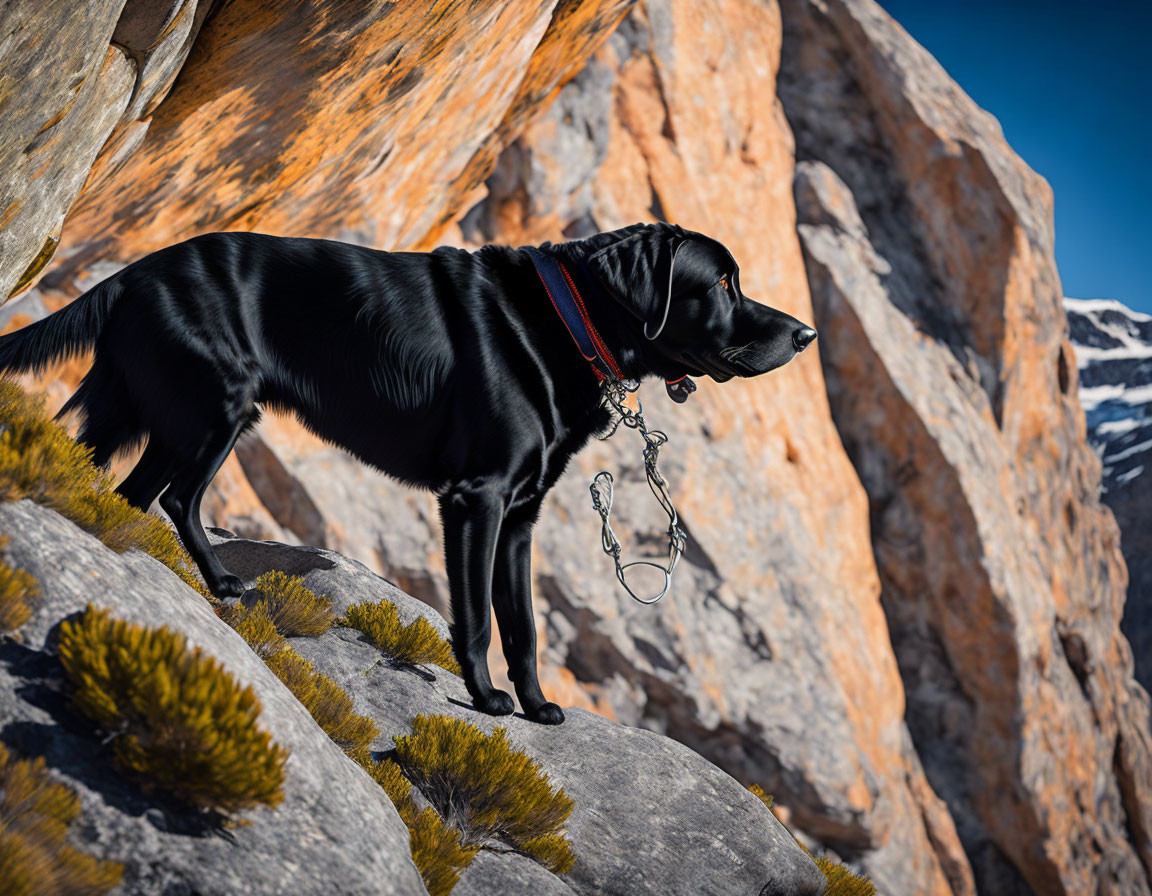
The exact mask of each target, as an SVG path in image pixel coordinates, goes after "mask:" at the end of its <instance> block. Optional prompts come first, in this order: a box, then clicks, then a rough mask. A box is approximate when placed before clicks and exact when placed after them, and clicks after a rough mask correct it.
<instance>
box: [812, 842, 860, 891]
mask: <svg viewBox="0 0 1152 896" xmlns="http://www.w3.org/2000/svg"><path fill="white" fill-rule="evenodd" d="M796 842H797V843H799V842H800V841H796ZM800 846H801V848H802V849H803V850H804V852H807V853H808V855H810V856H812V861H814V862H815V863H816V867H817V868H819V869H820V870H821V871H822V872H824V876H825V877H826V878H828V889H826V890H825V891H824V896H876V885H875V884H874V883H872V881H870V880H868V878H866V877H860V876H859V875H858V874H853V873H852V872H851V871H850V870H849V869H847V868H845V867H844V866H843V865H841V864H840V863H839V862H835V861H833V860H832V859H830V858H828V856H827V854H822V855H819V856H813V855H812V853H811V852H809V851H808V848H807V847H806V846H804V844H803V843H801V844H800Z"/></svg>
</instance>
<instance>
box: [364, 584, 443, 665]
mask: <svg viewBox="0 0 1152 896" xmlns="http://www.w3.org/2000/svg"><path fill="white" fill-rule="evenodd" d="M344 622H345V624H347V625H349V626H351V627H352V628H354V629H357V630H358V631H360V632H363V633H364V634H365V635H367V636H368V640H369V641H371V642H372V643H373V644H375V645H376V646H377V647H378V648H380V650H382V651H383V652H384V653H385V654H387V656H388V657H389V659H391V660H392V661H393V662H395V663H399V664H407V665H411V666H418V665H420V664H421V663H433V664H434V665H437V666H440V667H441V668H443V669H447V670H448V671H449V672H452V673H455V674H456V675H459V674H460V665H459V663H457V662H456V658H455V657H454V656H452V645H451V644H449V643H448V642H447V641H445V640H444V639H443V638H441V637H440V633H439V632H437V631H436V629H435V628H434V627H433V626H432V624H431V623H429V622H428V620H427V619H425V618H424V617H423V616H420V617H418V618H417V619H415V620H414V621H413V622H410V623H409V624H408V625H401V624H400V614H399V613H398V612H397V610H396V605H395V604H393V603H391V602H389V601H386V600H382V601H380V603H377V604H373V603H367V602H365V603H361V604H356V605H355V606H352V607H349V608H348V612H347V613H346V614H344Z"/></svg>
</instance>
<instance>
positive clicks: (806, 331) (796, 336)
mask: <svg viewBox="0 0 1152 896" xmlns="http://www.w3.org/2000/svg"><path fill="white" fill-rule="evenodd" d="M815 339H816V331H815V330H813V329H812V328H811V327H801V328H800V329H799V330H797V331H796V332H794V333H793V334H792V344H793V345H794V346H796V351H798V352H802V351H804V349H806V348H808V346H809V345H811V344H812V342H813V340H815Z"/></svg>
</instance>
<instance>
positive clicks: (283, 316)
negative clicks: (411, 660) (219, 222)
mask: <svg viewBox="0 0 1152 896" xmlns="http://www.w3.org/2000/svg"><path fill="white" fill-rule="evenodd" d="M540 249H541V251H542V252H543V255H544V257H545V258H548V259H553V260H555V261H559V262H561V263H562V264H563V266H564V269H565V271H566V272H567V275H568V276H569V277H570V281H569V282H570V283H571V285H572V287H573V288H574V290H575V291H576V292H578V294H579V296H580V297H581V298H582V301H583V303H584V309H583V312H584V315H585V318H586V319H590V321H591V324H592V325H594V329H593V331H592V332H595V333H596V334H597V338H598V340H599V342H598V343H597V344H598V345H600V346H601V347H602V348H603V349H604V352H603V354H605V355H607V356H609V357H612V360H613V364H614V365H615V366H616V367H615V369H618V371H619V373H620V375H621V376H622V377H624V378H628V379H635V380H639V379H641V378H643V377H647V376H651V375H659V376H661V377H663V378H665V379H666V380H668V381H670V382H675V381H677V380H678V379H680V378H683V377H685V376H686V375H696V376H702V375H705V374H707V375H709V376H712V377H713V378H714V379H716V380H718V381H721V382H723V381H724V380H727V379H730V378H731V377H733V376H755V375H757V374H761V373H764V372H766V371H769V370H772V369H773V368H776V367H779V366H781V365H782V364H784V363H786V362H787V361H789V360H790V359H791V358H792V357H793V355H795V354H796V353H797V352H799V351H802V350H803V349H804V348H805V347H806V346H807V345H808V344H809V343H810V342H811V341H812V340H813V339H814V338H815V336H816V333H815V331H814V330H812V329H810V328H808V327H806V326H804V325H803V324H802V323H800V322H799V321H798V320H796V319H795V318H793V317H789V316H788V315H787V314H783V313H782V312H780V311H776V310H773V309H772V308H769V307H767V306H765V305H760V304H757V303H756V302H753V301H751V300H749V299H747V298H745V297H744V296H743V295H742V294H741V292H740V285H739V280H738V270H737V266H736V262H735V260H734V259H733V258H732V255H731V253H729V252H728V250H727V249H725V248H724V246H722V245H721V244H720V243H718V242H716V241H715V240H713V239H710V238H708V237H706V236H703V235H700V234H697V233H692V232H690V231H685V230H682V229H681V228H679V227H675V226H672V225H667V224H638V225H633V226H631V227H626V228H624V229H623V230H618V231H614V232H612V233H602V234H599V235H597V236H594V237H592V238H591V239H587V240H577V241H574V242H568V243H562V244H559V245H550V244H547V243H546V244H544V246H542V247H540ZM537 257H539V256H537ZM549 299H550V291H549V290H546V289H545V287H544V281H542V278H541V276H540V275H538V273H537V270H536V268H535V267H534V264H533V260H532V256H531V255H530V254H529V251H527V250H523V249H512V248H507V247H502V246H485V247H484V248H482V249H480V250H479V251H477V252H467V251H464V250H462V249H450V248H441V249H437V250H436V251H434V252H429V253H409V252H381V251H376V250H373V249H366V248H362V247H360V246H352V245H347V244H343V243H337V242H330V241H327V240H311V239H284V238H280V237H272V236H265V235H262V234H255V233H214V234H209V235H207V236H201V237H196V238H195V239H191V240H188V241H187V242H184V243H180V244H178V245H175V246H170V247H168V248H166V249H162V250H160V251H158V252H155V253H153V254H152V255H149V256H147V257H146V258H143V259H141V260H140V261H137V262H135V263H134V264H132V265H129V266H128V267H126V268H125V269H124V270H122V271H120V272H119V273H118V274H116V275H114V276H112V277H110V278H108V279H107V280H105V281H103V282H102V283H100V284H99V285H97V286H96V287H94V288H93V289H91V290H90V291H89V292H87V293H86V294H85V295H83V296H81V297H80V298H79V299H77V300H76V301H75V302H73V303H72V304H71V305H69V306H68V307H67V308H65V309H63V310H61V311H58V312H57V313H55V314H53V315H51V316H50V317H48V318H45V319H44V320H42V321H38V322H37V323H34V324H32V325H31V326H28V327H25V328H24V329H22V330H20V331H18V332H15V333H12V334H10V335H8V336H4V337H2V338H0V370H12V371H27V370H33V369H40V368H43V367H44V366H46V365H47V364H48V363H49V362H51V361H53V360H55V359H57V358H61V357H64V356H70V355H74V354H76V353H78V352H80V351H83V350H85V349H88V348H90V347H93V346H94V347H95V361H94V363H93V365H92V369H91V371H90V372H89V373H88V375H87V376H86V377H85V378H84V381H83V382H82V383H81V384H80V387H79V389H77V391H76V394H75V395H73V396H72V398H71V399H70V400H69V402H68V403H67V404H66V405H65V407H64V409H63V410H62V411H61V414H64V413H66V412H68V411H70V410H73V409H78V410H80V411H82V412H83V414H84V424H83V428H82V429H81V431H80V434H79V439H80V441H82V442H83V443H85V444H87V445H89V446H91V449H92V452H93V456H94V459H95V462H96V463H97V464H100V465H105V464H107V463H108V462H109V460H110V459H111V458H112V456H113V454H115V453H116V452H117V451H120V450H122V449H125V448H129V447H131V446H133V445H137V444H140V443H142V442H144V441H145V440H146V441H147V445H146V447H145V449H144V453H143V455H142V456H141V458H140V460H139V462H138V463H137V464H136V467H135V468H134V469H133V470H132V472H131V474H129V476H128V477H127V478H126V479H125V480H124V481H123V482H122V483H121V484H120V486H119V491H120V493H121V494H122V495H124V497H125V498H127V499H128V500H129V501H130V502H132V503H133V504H134V505H136V506H137V507H140V508H142V509H147V508H148V507H149V506H150V505H151V504H152V502H153V501H154V500H156V499H157V498H159V499H160V505H161V506H162V507H163V508H164V510H165V511H166V512H167V513H168V514H169V516H170V517H171V518H172V521H173V523H174V524H175V525H176V529H177V531H178V532H179V534H180V537H181V539H182V540H183V542H184V544H185V546H186V547H187V549H188V552H189V553H190V554H191V556H192V558H193V559H194V560H195V561H196V563H197V565H198V566H199V568H200V571H201V573H202V574H203V576H204V579H205V581H206V582H207V584H208V587H209V588H211V589H212V591H213V592H214V593H216V594H217V595H221V596H225V595H238V594H240V593H241V592H243V591H244V585H243V583H242V582H241V581H240V579H239V578H238V577H236V576H234V575H231V574H229V573H228V571H227V570H225V569H224V567H223V566H222V565H221V563H220V561H219V560H218V559H217V558H216V556H215V554H214V553H213V552H212V550H211V548H210V546H209V544H208V541H207V539H206V537H205V535H204V530H203V529H202V528H201V523H200V500H201V497H202V496H203V494H204V490H205V489H206V488H207V487H208V483H209V482H211V480H212V477H213V476H215V474H216V471H217V470H218V469H219V468H220V465H221V464H222V463H223V462H224V459H225V458H226V457H227V456H228V453H229V452H230V451H231V450H232V446H233V444H234V443H235V442H236V439H237V437H238V436H239V435H240V434H241V433H242V432H244V431H245V429H247V428H249V427H251V426H252V425H253V424H254V423H255V422H256V420H257V419H258V417H259V414H260V407H261V406H264V407H272V408H281V409H285V410H290V411H292V412H294V413H295V414H296V415H297V416H298V417H299V418H300V419H301V420H302V421H303V423H304V424H305V425H306V426H307V427H308V428H309V429H311V430H312V431H313V432H315V433H316V434H317V435H319V436H321V437H323V438H325V439H327V440H329V441H331V442H334V443H336V444H338V445H340V446H342V447H344V448H346V449H347V450H349V451H350V452H352V453H353V454H354V455H355V456H356V457H358V458H360V459H361V460H362V461H364V462H365V463H368V464H371V465H372V466H374V467H377V468H378V469H380V470H382V471H384V472H385V473H388V474H390V475H392V476H394V477H396V478H397V479H400V480H402V481H404V482H407V483H410V484H412V485H417V486H422V487H424V488H428V489H431V490H432V491H433V492H435V494H436V495H437V496H438V497H439V501H440V511H441V517H442V522H443V526H444V548H445V552H446V557H447V568H448V578H449V587H450V592H451V599H452V610H453V614H454V617H455V619H454V622H455V637H454V640H455V651H456V655H457V657H458V659H459V661H460V665H461V667H462V668H463V671H464V681H465V683H466V684H467V686H468V691H469V693H470V694H471V695H472V698H473V700H474V701H475V704H476V706H477V707H478V708H479V709H481V710H483V711H484V712H488V713H495V714H506V713H510V712H512V710H513V703H512V698H511V697H510V696H509V695H508V694H506V693H505V692H503V691H500V690H496V689H495V688H494V687H493V686H492V681H491V679H490V677H489V675H488V666H487V648H488V643H489V638H490V635H491V632H490V626H489V608H490V607H491V606H495V609H496V617H497V621H498V622H499V626H500V635H501V638H502V641H503V647H504V655H505V656H506V658H507V660H508V667H509V674H510V677H511V679H512V681H513V682H514V683H515V685H516V692H517V694H518V696H519V698H520V704H521V706H522V707H523V710H524V712H525V713H526V714H527V715H528V717H529V718H531V719H534V720H536V721H539V722H547V723H553V724H555V723H559V722H561V721H563V719H564V714H563V713H562V712H561V710H560V708H559V707H558V706H556V704H554V703H549V702H547V701H546V700H545V698H544V695H543V693H541V691H540V685H539V682H538V681H537V675H536V632H535V627H534V625H533V622H532V601H531V573H530V569H529V555H530V546H531V539H532V527H533V524H534V523H535V521H536V518H537V514H538V513H539V511H540V505H541V502H542V501H543V500H544V496H545V494H546V493H547V492H548V490H549V489H550V488H551V487H552V485H553V484H554V483H555V482H556V480H557V478H558V477H559V476H560V474H561V472H562V471H563V470H564V467H565V465H566V464H567V463H568V461H569V459H570V458H571V457H572V455H573V454H574V453H575V452H576V451H578V450H579V449H580V448H581V446H583V445H584V443H585V442H587V440H588V439H589V437H590V436H592V435H593V434H595V433H596V432H598V431H601V430H602V429H603V428H604V427H605V426H606V425H607V424H608V422H609V420H608V413H607V412H606V411H605V410H604V408H603V407H602V406H601V401H600V390H599V384H598V380H599V378H600V374H599V373H598V372H597V370H596V369H595V368H594V367H593V366H592V364H590V363H589V360H593V359H588V360H586V359H585V358H584V357H581V355H582V352H581V351H578V350H577V345H576V344H574V342H573V334H572V332H570V330H569V329H568V328H567V326H566V324H565V323H564V321H563V320H562V318H561V316H560V315H559V314H558V313H557V308H556V307H554V301H555V300H556V299H555V297H553V301H550V300H549ZM671 389H672V387H671V386H670V391H671ZM683 397H684V394H681V395H680V396H679V400H682V399H683Z"/></svg>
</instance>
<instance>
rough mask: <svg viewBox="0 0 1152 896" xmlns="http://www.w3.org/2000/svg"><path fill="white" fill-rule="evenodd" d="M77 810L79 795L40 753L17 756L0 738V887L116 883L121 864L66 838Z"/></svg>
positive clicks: (80, 894) (14, 893) (94, 891)
mask: <svg viewBox="0 0 1152 896" xmlns="http://www.w3.org/2000/svg"><path fill="white" fill-rule="evenodd" d="M79 814H80V800H79V799H77V797H76V794H75V793H73V792H72V790H70V789H69V788H67V787H65V786H64V785H63V784H59V783H57V782H55V781H53V780H52V778H51V776H49V774H48V772H47V771H46V770H45V768H44V760H43V758H37V759H17V758H16V757H14V756H13V755H12V754H10V753H9V752H8V750H7V749H6V748H5V747H4V745H3V744H0V893H4V894H6V896H38V894H41V893H52V894H55V896H99V894H102V893H107V892H108V891H109V890H110V889H112V887H114V886H116V885H117V884H118V883H120V875H121V873H122V872H123V866H121V865H119V864H117V863H115V862H102V861H100V860H99V859H96V858H93V857H92V856H90V855H87V854H86V853H82V852H80V851H79V850H77V849H75V848H74V847H72V845H71V844H69V843H68V828H69V826H70V825H71V824H72V822H73V821H75V820H76V816H78V815H79Z"/></svg>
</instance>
